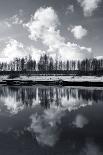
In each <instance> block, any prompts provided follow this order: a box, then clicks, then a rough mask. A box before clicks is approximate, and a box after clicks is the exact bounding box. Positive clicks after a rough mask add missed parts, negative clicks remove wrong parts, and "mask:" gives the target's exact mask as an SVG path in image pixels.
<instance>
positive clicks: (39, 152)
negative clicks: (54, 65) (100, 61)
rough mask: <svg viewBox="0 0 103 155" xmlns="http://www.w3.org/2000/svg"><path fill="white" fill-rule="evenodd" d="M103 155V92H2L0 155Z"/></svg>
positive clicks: (33, 89)
mask: <svg viewBox="0 0 103 155" xmlns="http://www.w3.org/2000/svg"><path fill="white" fill-rule="evenodd" d="M14 154H15V155H34V154H35V155H103V89H99V88H72V87H56V86H52V87H48V86H47V87H46V86H33V87H31V86H30V87H24V86H23V87H7V86H1V87H0V155H14Z"/></svg>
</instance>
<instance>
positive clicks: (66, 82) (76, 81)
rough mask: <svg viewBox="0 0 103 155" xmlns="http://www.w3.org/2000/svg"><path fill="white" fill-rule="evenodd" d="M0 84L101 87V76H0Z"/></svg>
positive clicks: (102, 84) (102, 82)
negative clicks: (11, 77) (10, 77)
mask: <svg viewBox="0 0 103 155" xmlns="http://www.w3.org/2000/svg"><path fill="white" fill-rule="evenodd" d="M0 84H4V85H36V84H41V85H61V86H87V87H103V76H101V77H96V76H29V77H28V76H20V77H18V78H14V79H8V76H1V77H0Z"/></svg>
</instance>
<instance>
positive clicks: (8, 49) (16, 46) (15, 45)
mask: <svg viewBox="0 0 103 155" xmlns="http://www.w3.org/2000/svg"><path fill="white" fill-rule="evenodd" d="M2 54H3V56H4V57H6V58H8V61H10V60H13V59H14V58H15V57H23V56H25V50H24V45H23V44H22V43H20V42H18V41H17V40H15V39H10V40H9V41H8V42H7V43H6V46H5V48H4V49H3V51H2Z"/></svg>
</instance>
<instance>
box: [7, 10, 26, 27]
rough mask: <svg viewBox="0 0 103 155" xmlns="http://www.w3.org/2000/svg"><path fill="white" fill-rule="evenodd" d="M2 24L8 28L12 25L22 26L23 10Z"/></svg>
mask: <svg viewBox="0 0 103 155" xmlns="http://www.w3.org/2000/svg"><path fill="white" fill-rule="evenodd" d="M4 22H5V24H6V25H7V26H8V27H11V26H12V25H22V24H23V22H24V12H23V10H19V12H18V13H17V14H15V15H13V16H12V17H10V18H6V19H5V21H4Z"/></svg>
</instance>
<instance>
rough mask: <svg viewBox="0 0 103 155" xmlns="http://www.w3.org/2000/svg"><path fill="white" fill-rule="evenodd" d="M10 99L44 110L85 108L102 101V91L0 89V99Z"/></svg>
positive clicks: (55, 88) (33, 88) (66, 88)
mask: <svg viewBox="0 0 103 155" xmlns="http://www.w3.org/2000/svg"><path fill="white" fill-rule="evenodd" d="M8 97H11V98H13V100H15V102H20V103H21V104H23V105H24V106H26V107H28V106H29V107H32V106H33V105H35V104H37V103H38V104H40V105H41V106H42V107H44V108H46V109H47V108H50V107H51V106H52V105H55V106H57V107H58V106H60V107H62V106H63V107H64V106H67V107H68V106H69V109H70V106H71V109H72V107H73V106H74V105H75V107H77V108H78V107H80V106H84V105H85V106H86V105H88V104H89V103H92V104H95V103H98V102H100V101H101V102H102V101H103V90H100V89H85V88H70V87H55V86H48V87H46V86H34V87H29V86H28V87H12V86H11V87H7V86H3V87H0V99H3V98H8Z"/></svg>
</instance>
